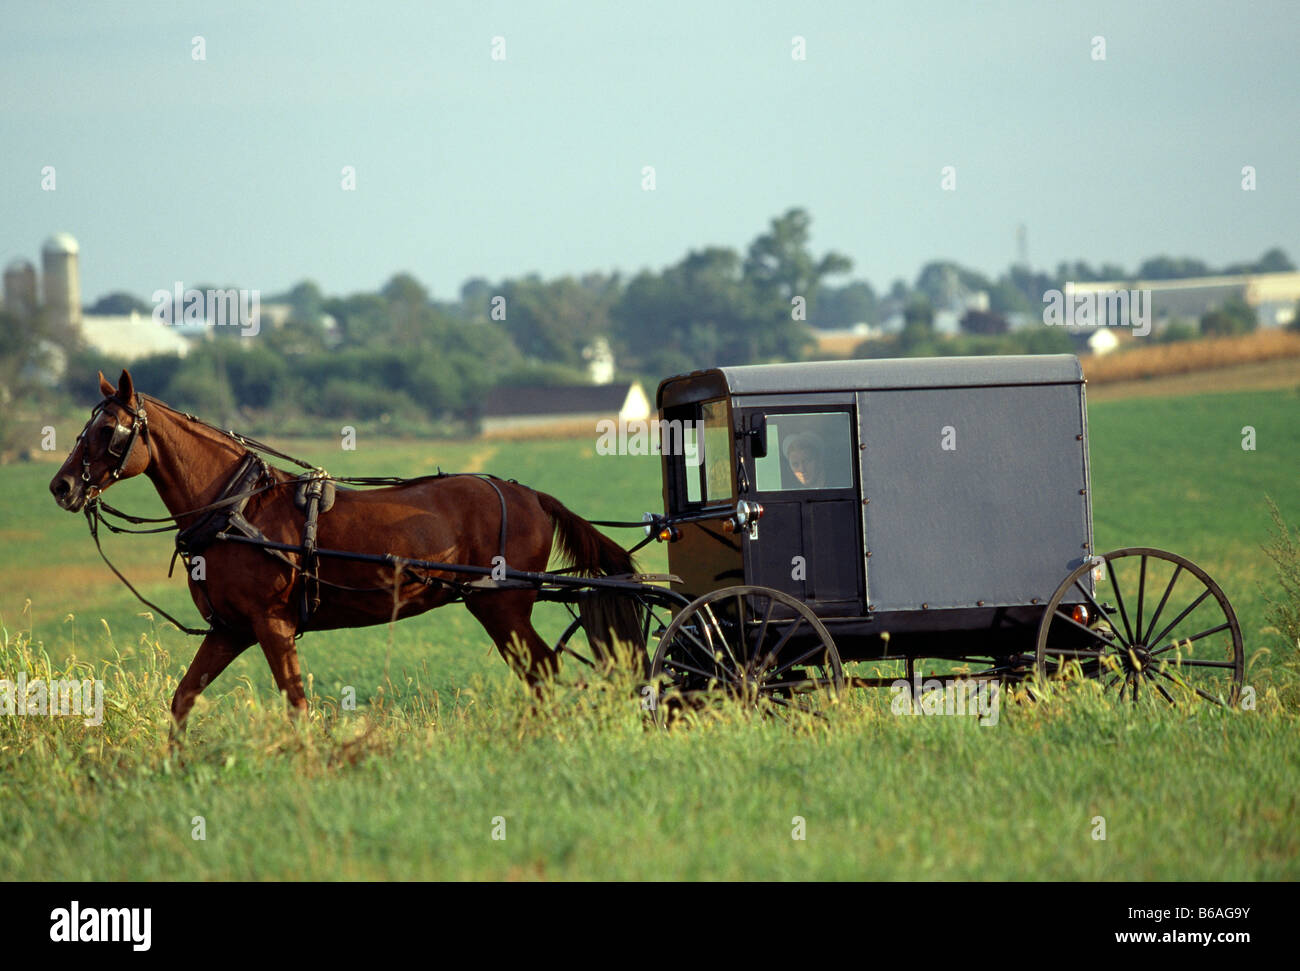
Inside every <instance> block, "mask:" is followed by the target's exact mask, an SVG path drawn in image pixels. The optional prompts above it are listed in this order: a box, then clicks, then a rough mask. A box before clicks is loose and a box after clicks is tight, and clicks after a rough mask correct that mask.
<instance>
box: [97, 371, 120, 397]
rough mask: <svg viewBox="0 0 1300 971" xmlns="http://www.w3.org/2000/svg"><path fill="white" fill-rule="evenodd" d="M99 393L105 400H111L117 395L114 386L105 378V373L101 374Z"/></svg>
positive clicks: (101, 372)
mask: <svg viewBox="0 0 1300 971" xmlns="http://www.w3.org/2000/svg"><path fill="white" fill-rule="evenodd" d="M99 391H100V393H101V394H102V395H103V396H104V397H105V398H111V397H113V395H114V394H116V393H117V392H116V390H115V389H114V388H113V386H112V385H111V384H109V383H108V379H107V378H105V377H104V372H103V371H100V372H99Z"/></svg>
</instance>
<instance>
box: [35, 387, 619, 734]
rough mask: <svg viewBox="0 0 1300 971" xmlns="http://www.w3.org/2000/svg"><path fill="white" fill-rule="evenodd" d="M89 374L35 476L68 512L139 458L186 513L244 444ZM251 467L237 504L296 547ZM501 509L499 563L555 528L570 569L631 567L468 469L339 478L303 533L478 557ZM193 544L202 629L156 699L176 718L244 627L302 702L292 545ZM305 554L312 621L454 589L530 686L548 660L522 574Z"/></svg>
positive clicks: (582, 528) (542, 499) (402, 613)
mask: <svg viewBox="0 0 1300 971" xmlns="http://www.w3.org/2000/svg"><path fill="white" fill-rule="evenodd" d="M99 384H100V390H101V391H102V392H103V394H104V401H103V402H102V403H101V404H100V406H99V407H98V408H96V409H95V412H94V413H93V414H92V416H91V419H90V421H89V422H88V423H87V425H86V428H85V429H84V430H83V431H82V434H81V436H80V437H79V438H78V439H77V444H76V445H75V446H74V447H73V449H72V451H71V452H70V453H69V455H68V457H67V459H66V460H65V461H64V463H63V466H62V467H61V468H60V469H59V471H58V474H57V475H55V476H54V479H53V480H52V481H51V482H50V491H51V492H52V493H53V494H54V498H55V500H56V501H57V502H58V504H59V505H60V506H62V507H63V508H64V509H67V510H69V511H72V512H76V511H79V510H81V509H83V508H84V507H85V505H86V503H87V502H88V501H90V500H92V499H94V498H95V497H97V496H98V495H99V494H100V493H102V492H103V491H104V490H105V489H107V488H108V487H109V486H111V485H112V484H113V483H114V482H115V481H117V479H119V478H123V479H125V478H130V477H132V476H136V475H141V474H144V475H147V476H148V477H149V479H150V481H151V482H153V484H154V487H155V488H156V489H157V490H158V495H159V496H160V497H161V498H162V501H163V503H164V504H165V505H166V506H167V509H168V512H169V513H170V515H171V516H173V517H175V519H176V521H177V523H178V525H179V526H180V527H181V528H184V527H186V526H189V525H191V524H192V523H193V522H195V521H196V520H197V519H198V517H197V516H195V515H187V514H188V513H192V511H193V510H196V509H200V508H201V507H203V506H206V505H208V504H210V503H212V502H213V501H214V500H216V499H217V497H218V496H219V495H220V494H221V492H222V490H223V488H224V487H225V486H226V485H227V483H229V482H230V480H231V478H232V476H234V474H235V472H236V471H237V470H238V469H239V467H240V466H241V463H242V462H243V461H244V460H245V458H246V457H247V456H248V450H247V449H245V448H244V446H243V445H241V444H240V443H239V442H238V441H237V440H236V439H235V438H233V437H231V436H230V435H228V434H226V433H224V432H221V431H218V430H216V429H215V428H212V427H211V426H208V425H206V424H204V423H202V422H199V421H197V420H195V419H193V418H192V417H191V416H188V415H185V414H183V413H181V412H179V411H176V410H175V409H173V408H171V407H169V406H167V405H165V404H164V403H163V402H161V401H158V400H157V399H156V398H151V397H146V396H144V395H140V394H137V393H136V391H135V388H134V386H133V383H132V381H131V375H130V374H128V373H127V372H126V371H123V372H122V377H121V380H120V381H119V383H118V386H117V387H116V388H114V387H113V386H112V384H110V383H109V382H108V381H106V380H105V379H104V375H103V374H102V373H101V374H100V375H99ZM266 475H267V477H266V478H264V479H262V480H261V482H260V483H259V487H265V488H264V489H263V491H260V492H258V493H257V494H256V495H254V496H252V498H250V499H249V501H248V505H247V506H246V507H245V508H244V510H243V515H244V517H245V519H247V520H248V521H249V522H250V523H253V524H255V525H256V526H257V527H258V528H260V530H261V531H262V533H263V534H264V535H265V536H266V537H267V538H268V539H270V540H272V541H275V542H278V543H286V544H290V545H292V546H295V547H297V546H298V545H299V544H301V543H302V539H303V526H304V522H305V516H304V513H303V512H302V511H300V510H299V508H298V507H296V506H295V504H294V491H295V486H296V485H297V484H298V482H299V480H298V479H296V478H295V477H294V476H292V475H291V474H289V473H287V472H284V471H282V470H280V469H274V468H269V467H268V469H267V473H266ZM494 487H495V488H494ZM497 490H499V494H498V491H497ZM503 504H504V509H503ZM503 511H504V513H505V516H506V521H507V522H508V524H509V528H508V532H506V534H505V538H504V542H505V563H506V564H507V565H508V566H509V567H510V568H511V569H514V570H523V571H530V572H540V571H543V570H545V569H546V566H547V562H548V560H549V558H550V554H551V549H552V545H553V544H554V543H555V542H556V541H557V540H558V544H559V548H560V550H561V552H562V553H563V554H564V556H565V557H566V558H567V559H568V560H569V561H570V562H571V563H572V564H573V567H574V572H576V573H578V574H579V575H582V576H609V575H618V574H628V573H631V572H632V571H633V564H632V558H631V556H629V554H628V553H627V552H626V551H625V550H623V549H622V548H621V547H620V546H618V544H616V543H615V542H614V541H613V540H611V539H609V538H608V537H606V536H604V535H602V534H601V533H599V532H598V531H597V530H596V529H595V528H594V527H592V525H591V524H590V523H588V522H586V521H585V520H583V519H581V518H580V517H578V516H576V515H574V514H573V513H572V512H570V511H569V510H567V509H565V508H564V506H563V505H561V504H560V503H559V501H558V500H556V499H554V498H553V497H551V496H548V495H546V494H545V493H541V492H537V491H535V490H533V489H529V488H528V487H526V486H522V485H518V484H516V483H512V482H505V481H501V480H493V481H491V482H489V481H486V480H484V479H483V478H479V477H476V476H429V477H425V478H420V479H412V480H409V481H407V482H405V483H403V484H401V485H395V486H387V487H383V488H371V489H340V490H338V492H337V495H336V500H335V503H334V506H333V508H332V509H331V510H330V511H329V512H328V513H325V514H322V515H321V516H320V517H319V536H318V543H319V546H320V547H321V548H326V549H335V550H347V551H350V552H365V553H381V554H382V553H391V554H394V555H396V556H399V557H402V558H404V559H423V560H431V561H435V562H438V563H447V564H457V565H471V566H482V567H491V566H493V565H499V562H498V564H494V562H493V560H494V557H496V556H498V555H499V554H500V552H501V544H502V542H503V539H502V532H503V525H502V513H503ZM202 553H203V556H204V557H205V563H204V567H205V572H206V580H204V581H200V580H196V579H194V577H193V576H192V575H191V574H190V573H189V572H187V576H189V585H190V594H191V596H192V597H193V598H194V603H195V606H197V607H198V608H199V611H200V613H202V614H203V615H204V616H205V617H206V618H207V620H208V622H209V623H210V625H211V627H212V630H211V632H209V633H208V634H207V635H206V636H205V637H204V638H203V643H202V644H201V645H200V646H199V649H198V653H197V654H195V656H194V660H193V661H192V662H191V663H190V666H189V669H188V670H187V671H186V672H185V676H184V677H183V678H182V679H181V683H180V685H179V686H178V687H177V689H176V694H175V696H174V697H173V699H172V704H171V712H172V717H173V718H174V719H175V723H176V725H177V726H180V725H183V723H184V721H185V717H186V715H187V714H188V713H189V711H190V708H191V707H193V705H194V701H195V699H196V698H197V697H198V695H199V693H200V692H201V691H203V689H204V688H205V687H207V685H208V684H209V683H211V681H212V680H213V679H214V678H215V677H217V675H219V674H220V673H221V672H222V671H224V670H225V669H226V667H227V666H228V665H229V664H230V662H231V661H233V660H234V659H235V658H236V657H238V656H239V655H240V654H241V653H242V652H243V651H244V650H246V649H247V648H248V647H250V646H252V644H253V643H254V642H257V643H259V644H260V645H261V646H262V651H263V653H265V655H266V660H267V662H268V663H269V664H270V665H271V673H272V674H273V675H275V683H276V684H277V685H278V686H279V688H280V690H281V691H283V692H284V693H285V694H286V696H287V698H288V703H289V705H290V711H291V712H292V713H293V714H299V713H301V712H303V711H305V710H306V708H307V698H306V694H305V692H304V691H303V685H302V676H301V674H300V671H299V667H298V651H297V647H296V644H295V636H296V635H297V634H298V633H299V629H300V626H301V624H302V621H301V618H300V611H299V604H300V598H301V589H302V584H303V583H304V571H303V564H302V559H303V558H302V556H301V555H299V554H297V553H292V552H290V553H287V554H285V555H286V557H287V562H286V559H284V558H278V557H276V556H274V555H272V554H270V553H268V552H267V551H266V550H265V549H261V548H258V547H257V546H252V545H246V544H242V543H234V542H215V543H213V544H211V545H210V546H208V547H207V548H206V549H204V550H203V551H202ZM319 569H320V574H319V575H320V582H321V584H322V585H323V592H324V593H325V594H326V595H325V596H324V597H323V598H322V602H321V604H320V607H319V610H318V611H316V612H315V613H314V614H313V615H312V616H311V620H310V628H311V629H312V630H328V629H337V628H344V627H363V626H368V625H372V624H381V623H385V622H388V621H389V620H391V619H393V618H394V616H396V617H409V616H412V615H414V614H420V613H423V612H424V611H426V610H431V609H433V608H434V607H440V606H442V605H443V604H446V603H448V602H449V601H451V600H453V599H456V598H457V596H463V597H464V602H465V605H466V607H468V608H469V611H470V613H471V614H473V615H474V617H475V618H476V619H477V620H478V621H479V623H481V624H482V625H483V627H484V628H485V629H486V630H487V632H488V634H489V635H490V636H491V638H492V640H493V641H494V642H495V644H496V646H497V649H498V650H499V651H500V652H501V655H502V657H504V658H505V659H506V661H507V663H509V664H510V665H511V667H512V668H513V669H514V670H515V671H516V673H518V674H519V675H520V676H521V677H523V678H524V679H525V680H526V681H527V682H528V684H529V685H530V686H532V687H533V689H534V690H535V691H538V692H540V691H541V690H542V686H543V685H544V683H545V681H546V679H547V678H549V677H551V676H552V675H554V674H555V673H556V671H557V670H558V659H557V657H556V654H555V652H554V651H552V650H551V649H550V648H549V647H548V646H547V645H546V643H545V642H544V641H543V640H542V639H541V637H539V636H538V634H537V631H535V630H534V629H533V626H532V623H531V621H530V616H531V613H532V608H533V604H534V602H535V601H536V600H537V591H536V590H534V589H510V590H483V591H474V592H467V590H466V588H464V587H459V588H455V587H453V586H450V585H449V584H448V583H444V582H441V581H459V582H461V583H463V582H465V581H468V580H470V579H473V578H472V577H467V576H465V575H464V574H461V575H455V574H451V573H436V572H429V571H424V574H423V575H424V576H426V577H427V578H428V582H425V581H422V580H421V579H420V578H419V577H417V576H415V575H413V574H409V573H401V574H398V575H396V576H395V575H394V570H393V568H392V567H391V566H385V565H382V564H374V563H361V562H353V561H347V560H330V561H328V562H324V561H322V563H321V565H320V568H319ZM395 586H396V587H397V589H396V590H395V589H394V588H395Z"/></svg>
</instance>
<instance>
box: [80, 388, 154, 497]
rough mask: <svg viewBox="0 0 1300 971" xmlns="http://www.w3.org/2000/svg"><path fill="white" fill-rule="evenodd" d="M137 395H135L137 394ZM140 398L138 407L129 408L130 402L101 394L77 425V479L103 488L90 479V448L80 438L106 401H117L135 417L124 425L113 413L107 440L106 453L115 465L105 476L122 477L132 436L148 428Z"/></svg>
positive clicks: (146, 443)
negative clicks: (79, 449) (82, 425)
mask: <svg viewBox="0 0 1300 971" xmlns="http://www.w3.org/2000/svg"><path fill="white" fill-rule="evenodd" d="M137 397H139V396H138V395H137ZM140 401H141V403H140V406H139V407H138V408H132V407H131V406H130V405H127V404H123V403H122V402H120V401H117V400H116V399H112V398H105V399H104V400H103V401H101V402H100V403H99V404H98V405H96V406H95V409H94V411H92V412H91V413H90V418H89V420H87V422H86V424H85V427H84V428H82V429H81V434H80V435H78V436H77V441H78V442H81V443H82V446H83V447H82V452H81V481H82V482H84V483H85V484H86V485H87V486H93V487H94V488H96V489H99V490H100V491H101V492H102V491H103V486H100V485H96V484H95V483H92V482H91V481H90V455H89V453H90V449H89V448H88V447H86V446H85V443H84V441H83V440H84V439H85V438H86V436H87V433H88V432H89V431H90V426H91V425H93V424H95V419H97V418H98V417H99V416H100V415H102V414H103V413H104V412H106V411H107V410H108V406H109V405H110V404H114V405H117V407H119V408H121V409H122V410H123V411H125V412H126V413H127V414H128V415H130V416H131V417H132V418H134V419H135V421H133V422H132V423H131V425H130V427H127V426H126V425H123V424H122V421H121V419H120V418H119V417H117V416H114V425H113V435H112V437H111V438H110V439H109V440H108V455H109V457H110V458H115V459H117V466H116V468H114V469H113V471H112V472H110V473H109V477H110V478H111V479H112V481H113V482H116V481H117V480H118V479H120V478H121V477H122V471H123V470H124V469H125V468H126V463H127V462H128V461H130V458H131V451H132V449H134V448H135V443H136V439H138V438H140V436H141V435H144V434H146V433H147V432H148V431H149V416H148V414H147V413H146V412H145V410H144V400H143V399H142V398H141V399H140ZM148 445H149V443H148V442H147V441H146V442H145V447H146V448H147V447H148Z"/></svg>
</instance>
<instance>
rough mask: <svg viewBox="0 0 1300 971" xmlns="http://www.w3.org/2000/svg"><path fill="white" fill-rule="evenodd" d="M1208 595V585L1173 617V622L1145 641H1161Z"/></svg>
mask: <svg viewBox="0 0 1300 971" xmlns="http://www.w3.org/2000/svg"><path fill="white" fill-rule="evenodd" d="M1209 595H1210V588H1209V587H1206V588H1205V589H1204V590H1202V591H1201V595H1200V596H1199V597H1197V598H1196V599H1195V600H1193V601H1192V602H1191V604H1190V606H1188V607H1187V609H1186V610H1184V611H1183V612H1182V613H1181V614H1179V615H1178V616H1177V617H1175V618H1174V622H1173V623H1172V624H1170V625H1169V626H1167V627H1166V628H1165V629H1164V630H1162V631H1161V632H1160V633H1159V634H1157V635H1156V636H1155V637H1153V638H1151V640H1149V641H1147V643H1148V644H1159V643H1160V642H1161V641H1163V640H1164V639H1165V637H1167V636H1168V634H1169V632H1170V631H1171V630H1173V629H1174V628H1175V627H1177V626H1178V625H1179V624H1180V623H1182V621H1183V618H1184V617H1186V616H1187V615H1188V614H1190V613H1191V612H1192V611H1193V610H1195V609H1196V608H1197V607H1199V606H1200V605H1201V603H1202V601H1204V600H1205V598H1206V597H1208V596H1209Z"/></svg>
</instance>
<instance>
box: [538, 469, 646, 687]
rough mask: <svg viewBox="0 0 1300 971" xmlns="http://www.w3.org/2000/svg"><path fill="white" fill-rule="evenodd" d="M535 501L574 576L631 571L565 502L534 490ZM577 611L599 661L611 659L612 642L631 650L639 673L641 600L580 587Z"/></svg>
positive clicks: (642, 659)
mask: <svg viewBox="0 0 1300 971" xmlns="http://www.w3.org/2000/svg"><path fill="white" fill-rule="evenodd" d="M537 501H538V502H539V503H540V504H541V507H542V509H543V511H545V513H546V514H547V515H548V516H550V517H551V521H552V522H553V523H554V524H555V538H556V541H557V543H558V546H559V549H560V554H561V555H562V556H563V558H564V559H565V561H566V562H567V563H568V564H569V565H571V566H572V567H573V568H574V572H575V573H576V574H577V575H578V576H583V577H601V576H619V575H623V574H629V573H634V572H636V566H635V564H634V563H633V561H632V555H631V554H630V553H628V551H627V550H625V549H623V547H621V546H619V545H618V544H617V543H615V542H614V541H613V540H612V539H610V538H609V537H608V536H606V535H605V534H604V533H602V532H600V531H599V530H597V529H596V527H594V526H593V525H591V523H589V522H587V521H586V520H585V519H583V518H582V517H581V516H578V515H576V514H574V513H572V512H570V511H569V510H568V509H566V508H565V507H564V505H563V504H562V503H561V502H560V501H559V500H558V499H556V498H555V497H554V496H548V495H547V494H546V493H544V492H539V493H537ZM578 616H579V617H580V618H581V620H582V626H583V628H584V630H586V632H587V641H588V643H590V644H591V647H592V650H593V651H595V652H596V654H597V655H598V656H599V657H600V659H601V660H602V662H606V663H609V662H612V661H614V660H616V653H617V652H616V648H615V644H623V645H626V646H627V647H628V648H630V649H631V650H632V652H633V658H632V660H633V662H634V664H635V666H636V667H637V668H639V669H640V670H641V673H642V674H643V675H645V674H647V673H648V671H649V666H648V660H647V658H646V632H645V624H644V621H645V612H644V607H643V605H642V603H641V601H640V600H638V599H637V598H636V597H634V596H630V595H629V594H627V593H623V592H621V591H618V590H602V589H594V590H583V591H581V592H580V593H579V594H578Z"/></svg>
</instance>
